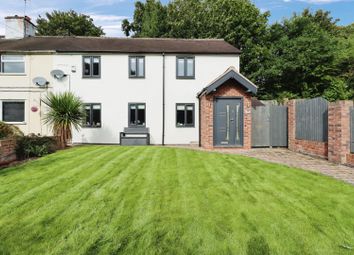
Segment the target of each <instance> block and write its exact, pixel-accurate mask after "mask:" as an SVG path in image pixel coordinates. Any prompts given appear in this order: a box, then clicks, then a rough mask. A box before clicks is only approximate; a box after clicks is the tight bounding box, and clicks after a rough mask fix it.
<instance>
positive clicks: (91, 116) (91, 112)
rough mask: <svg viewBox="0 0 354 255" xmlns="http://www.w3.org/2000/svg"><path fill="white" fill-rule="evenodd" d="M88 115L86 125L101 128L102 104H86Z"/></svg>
mask: <svg viewBox="0 0 354 255" xmlns="http://www.w3.org/2000/svg"><path fill="white" fill-rule="evenodd" d="M84 107H85V113H86V117H85V120H84V124H83V126H84V127H92V128H100V127H101V126H102V122H101V104H85V105H84Z"/></svg>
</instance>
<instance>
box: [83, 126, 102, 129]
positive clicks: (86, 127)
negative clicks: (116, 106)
mask: <svg viewBox="0 0 354 255" xmlns="http://www.w3.org/2000/svg"><path fill="white" fill-rule="evenodd" d="M82 128H89V129H91V128H94V129H98V128H102V126H100V127H85V126H83V127H82Z"/></svg>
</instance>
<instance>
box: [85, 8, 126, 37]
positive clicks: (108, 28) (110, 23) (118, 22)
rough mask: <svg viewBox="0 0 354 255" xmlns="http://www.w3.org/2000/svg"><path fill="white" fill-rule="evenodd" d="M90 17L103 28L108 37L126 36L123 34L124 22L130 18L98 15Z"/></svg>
mask: <svg viewBox="0 0 354 255" xmlns="http://www.w3.org/2000/svg"><path fill="white" fill-rule="evenodd" d="M88 15H90V17H91V18H92V19H93V21H94V23H95V24H96V25H98V26H101V27H102V28H103V31H104V32H105V33H106V36H113V37H115V36H118V37H122V36H124V34H123V32H122V20H123V19H129V17H126V16H118V15H106V14H97V13H88Z"/></svg>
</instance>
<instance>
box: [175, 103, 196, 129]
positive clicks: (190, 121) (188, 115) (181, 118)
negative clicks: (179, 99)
mask: <svg viewBox="0 0 354 255" xmlns="http://www.w3.org/2000/svg"><path fill="white" fill-rule="evenodd" d="M176 126H177V127H194V104H177V105H176Z"/></svg>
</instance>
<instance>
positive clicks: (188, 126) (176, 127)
mask: <svg viewBox="0 0 354 255" xmlns="http://www.w3.org/2000/svg"><path fill="white" fill-rule="evenodd" d="M176 128H195V126H176Z"/></svg>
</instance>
